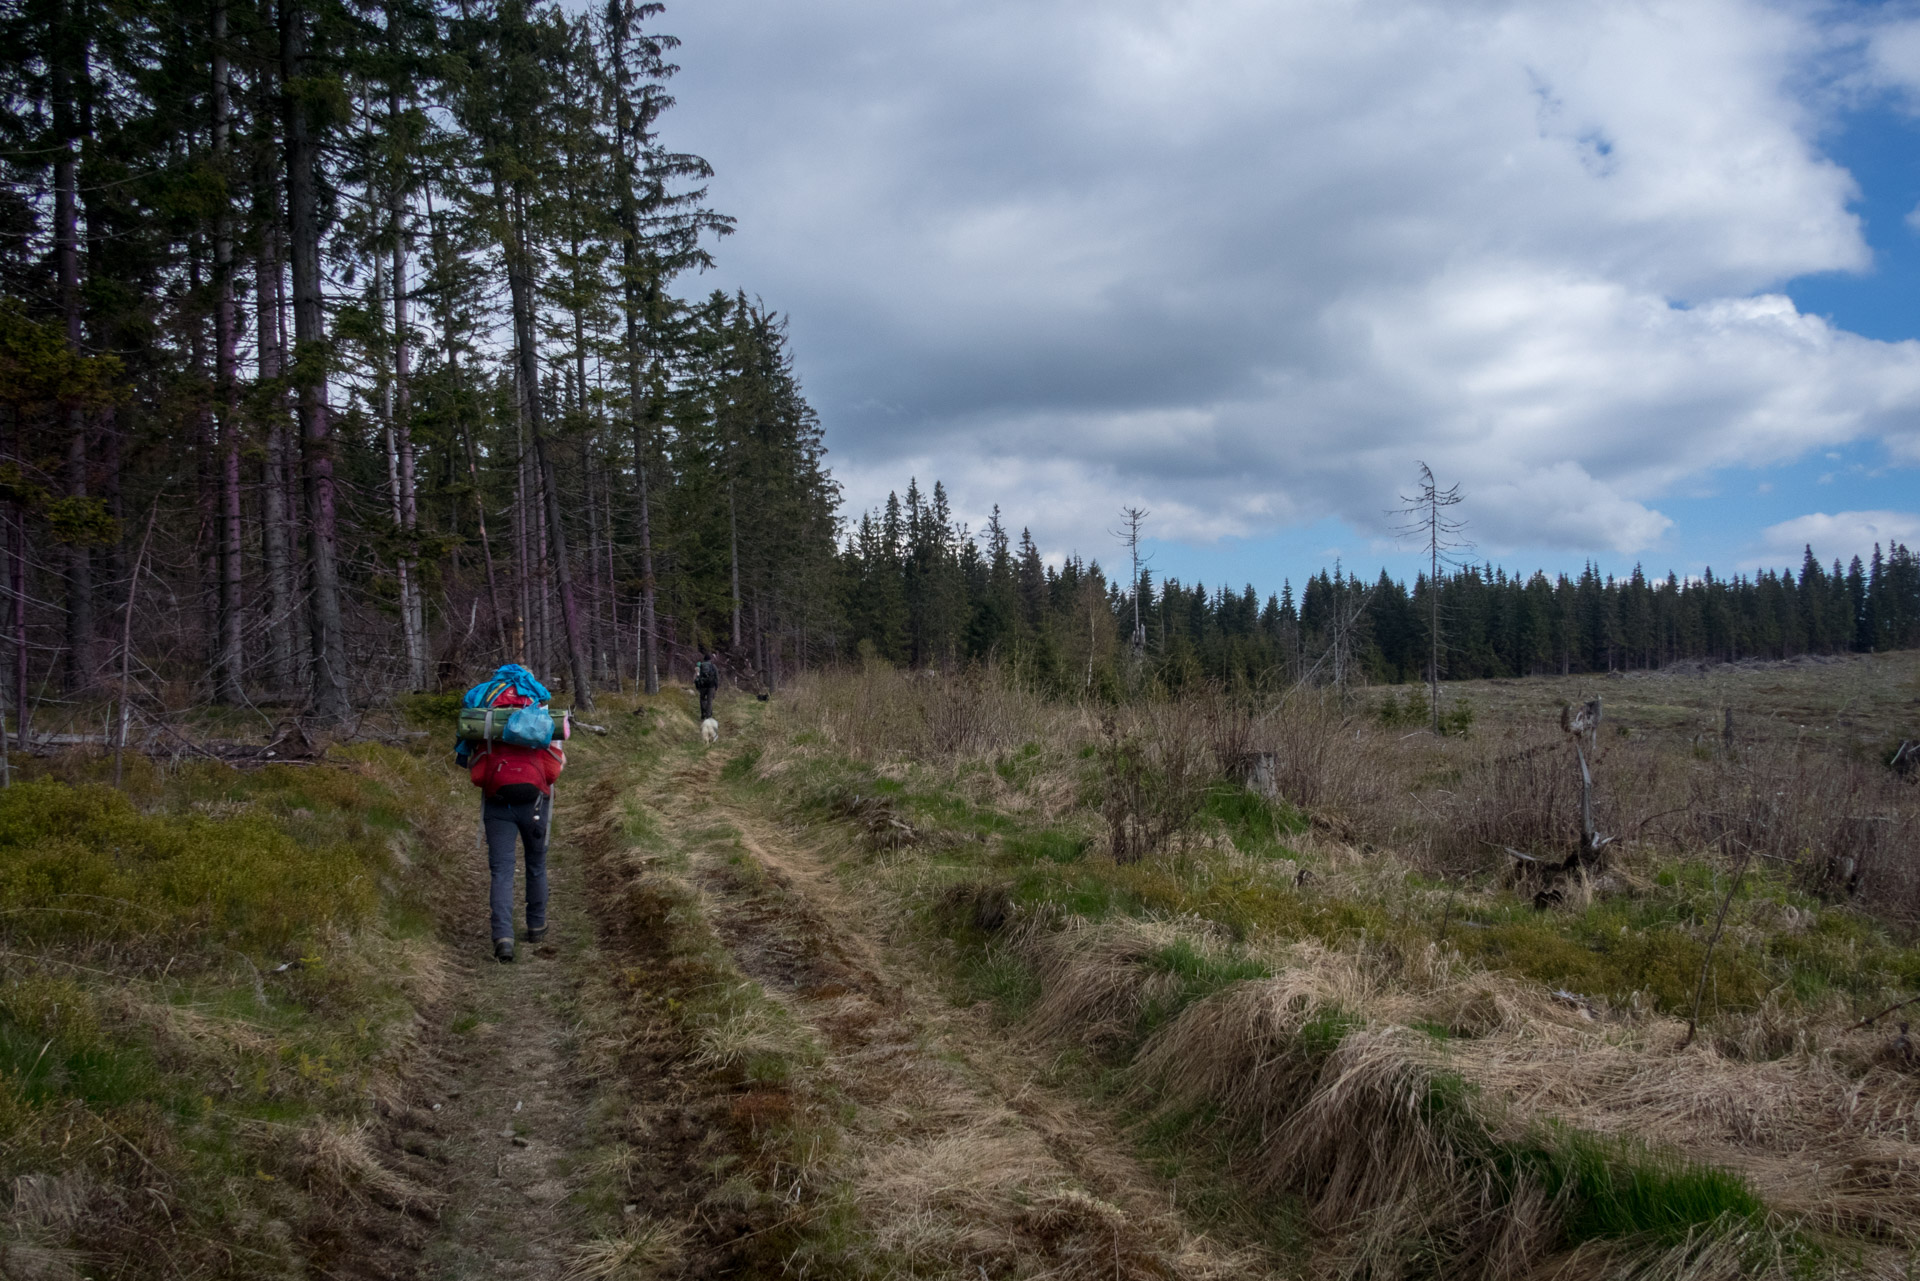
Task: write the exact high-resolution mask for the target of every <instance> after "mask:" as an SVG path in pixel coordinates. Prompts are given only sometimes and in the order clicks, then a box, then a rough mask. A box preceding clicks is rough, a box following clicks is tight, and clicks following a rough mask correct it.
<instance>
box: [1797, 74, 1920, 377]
mask: <svg viewBox="0 0 1920 1281" xmlns="http://www.w3.org/2000/svg"><path fill="white" fill-rule="evenodd" d="M1822 141H1823V144H1824V145H1823V148H1822V149H1823V150H1824V151H1825V152H1826V154H1827V156H1828V157H1829V158H1831V159H1832V160H1833V161H1834V162H1835V163H1836V164H1839V165H1841V166H1842V167H1844V168H1845V169H1846V170H1847V171H1848V172H1849V173H1851V174H1852V175H1853V178H1854V181H1855V182H1856V183H1857V184H1859V187H1860V196H1859V199H1858V200H1856V201H1855V202H1854V204H1853V211H1854V212H1855V213H1857V214H1858V215H1859V216H1860V221H1861V224H1862V230H1863V232H1864V234H1865V235H1866V239H1867V244H1868V246H1869V247H1870V248H1871V249H1872V250H1873V265H1872V266H1871V267H1870V268H1869V269H1868V270H1866V271H1865V272H1858V273H1855V272H1822V273H1820V274H1818V275H1813V276H1801V277H1799V278H1798V279H1795V280H1791V281H1788V282H1787V284H1786V288H1785V292H1786V293H1787V295H1788V296H1789V297H1790V298H1792V299H1793V301H1794V305H1795V306H1797V307H1799V309H1800V310H1801V311H1803V312H1807V313H1810V314H1813V315H1819V316H1825V317H1827V318H1828V319H1829V320H1831V321H1832V323H1834V324H1835V325H1837V326H1838V327H1840V328H1842V329H1846V330H1851V331H1852V332H1853V333H1856V334H1860V335H1862V336H1864V337H1867V338H1878V339H1882V340H1884V341H1897V340H1899V339H1902V338H1914V337H1920V228H1916V227H1915V225H1914V223H1913V222H1912V221H1911V219H1912V217H1913V214H1914V211H1915V209H1916V207H1920V164H1916V163H1915V159H1916V157H1920V119H1915V117H1913V116H1911V115H1909V114H1908V113H1906V112H1905V111H1902V110H1900V109H1899V108H1898V107H1896V106H1895V105H1893V104H1891V103H1888V102H1877V103H1874V104H1871V105H1868V106H1866V107H1863V108H1861V109H1859V110H1856V111H1852V112H1849V113H1848V114H1847V115H1845V116H1844V117H1843V118H1842V119H1841V122H1840V125H1839V128H1838V129H1837V130H1836V131H1835V132H1834V133H1833V134H1831V135H1830V136H1829V137H1827V138H1824V139H1823V140H1822Z"/></svg>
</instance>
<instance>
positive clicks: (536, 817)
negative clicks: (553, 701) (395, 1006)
mask: <svg viewBox="0 0 1920 1281" xmlns="http://www.w3.org/2000/svg"><path fill="white" fill-rule="evenodd" d="M552 697H553V696H552V695H551V694H550V693H548V692H547V687H546V686H545V685H542V684H541V683H540V682H539V681H538V680H537V679H536V678H535V677H534V675H533V673H532V672H530V671H528V670H527V669H526V668H524V667H522V666H520V665H519V664H518V663H508V664H507V665H506V666H504V667H502V668H500V669H499V670H498V671H497V672H495V673H494V674H493V676H492V678H491V679H489V680H486V681H483V682H481V683H480V684H478V685H476V686H474V687H473V688H472V689H470V690H468V691H467V696H466V699H465V702H464V706H463V707H462V709H461V713H460V731H461V734H460V746H459V748H458V750H457V751H456V753H455V759H457V760H458V761H459V762H460V763H461V764H463V765H465V766H467V773H468V776H469V777H470V778H472V779H473V785H474V786H475V787H478V788H479V789H480V795H481V801H480V821H481V826H482V828H483V829H484V831H485V833H486V841H487V865H488V868H489V870H490V871H491V873H492V878H493V884H492V890H491V893H490V895H489V916H490V921H489V924H490V927H491V929H492V931H493V933H492V936H491V937H492V939H493V955H494V959H495V960H498V961H503V962H504V961H511V960H513V942H514V934H513V871H514V862H515V852H514V846H515V844H516V843H518V844H519V845H520V846H522V847H524V850H525V857H526V875H527V888H526V905H527V916H526V922H527V941H528V942H529V943H538V942H540V941H541V940H543V939H544V938H546V936H547V836H548V833H549V832H550V831H551V830H552V828H553V785H554V782H555V780H557V779H558V778H559V777H560V771H561V770H563V769H565V768H566V767H567V754H566V751H565V750H564V749H563V748H562V747H561V742H562V741H564V739H565V738H566V737H567V731H568V728H569V727H568V723H567V718H566V716H565V715H564V713H563V714H562V716H561V719H560V725H559V730H558V732H557V733H556V731H555V725H554V718H553V716H552V714H551V713H550V712H549V711H548V710H547V708H546V706H545V704H546V702H547V700H548V699H550V698H552Z"/></svg>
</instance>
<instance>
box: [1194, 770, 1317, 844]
mask: <svg viewBox="0 0 1920 1281" xmlns="http://www.w3.org/2000/svg"><path fill="white" fill-rule="evenodd" d="M1200 817H1201V819H1202V820H1203V821H1211V822H1214V823H1218V824H1219V825H1220V827H1221V829H1222V830H1223V831H1225V832H1226V834H1227V836H1228V838H1229V839H1230V840H1232V841H1233V843H1234V845H1236V846H1237V847H1239V848H1240V849H1241V850H1242V851H1243V852H1245V853H1248V854H1286V853H1287V850H1286V849H1285V848H1284V845H1283V842H1284V840H1285V838H1287V837H1289V836H1297V835H1299V834H1300V833H1302V832H1304V831H1306V830H1307V826H1308V824H1307V819H1306V816H1305V815H1304V814H1302V813H1300V811H1299V810H1297V809H1295V808H1294V807H1293V806H1291V805H1288V804H1287V803H1286V802H1284V801H1270V800H1268V799H1267V798H1266V797H1264V796H1262V795H1260V794H1259V793H1258V792H1254V791H1251V790H1249V789H1247V788H1244V787H1239V786H1237V785H1235V784H1231V783H1219V784H1216V785H1214V786H1213V787H1210V788H1208V789H1207V797H1206V801H1205V803H1204V804H1203V805H1202V806H1201V808H1200Z"/></svg>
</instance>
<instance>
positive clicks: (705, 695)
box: [693, 645, 720, 722]
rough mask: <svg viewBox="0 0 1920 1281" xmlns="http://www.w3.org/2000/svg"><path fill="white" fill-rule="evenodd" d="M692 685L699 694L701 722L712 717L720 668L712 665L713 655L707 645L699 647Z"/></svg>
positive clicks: (718, 686) (718, 685) (718, 684)
mask: <svg viewBox="0 0 1920 1281" xmlns="http://www.w3.org/2000/svg"><path fill="white" fill-rule="evenodd" d="M693 687H694V689H695V690H697V691H699V694H700V719H701V721H702V722H705V721H710V720H712V719H713V692H714V691H715V690H717V689H719V688H720V669H719V668H717V667H715V666H714V665H713V655H712V654H710V653H708V652H707V647H706V646H705V645H702V646H701V647H700V661H699V662H697V663H695V664H694V665H693Z"/></svg>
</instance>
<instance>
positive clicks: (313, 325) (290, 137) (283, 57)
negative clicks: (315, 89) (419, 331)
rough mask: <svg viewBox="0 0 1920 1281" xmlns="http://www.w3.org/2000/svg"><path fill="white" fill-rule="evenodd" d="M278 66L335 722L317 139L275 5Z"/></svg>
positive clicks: (302, 39)
mask: <svg viewBox="0 0 1920 1281" xmlns="http://www.w3.org/2000/svg"><path fill="white" fill-rule="evenodd" d="M280 67H281V77H282V79H281V84H282V89H283V99H284V103H285V110H286V131H287V137H286V151H287V230H288V238H289V240H290V242H291V243H290V244H289V249H290V250H291V254H290V256H291V258H292V260H293V263H292V265H293V342H294V353H293V372H294V377H295V383H296V385H297V388H298V404H299V419H300V439H301V445H302V448H303V451H304V455H305V457H304V462H305V467H304V469H303V470H304V474H305V482H306V500H307V559H308V562H309V565H310V569H311V573H312V585H311V587H312V590H311V593H310V600H311V604H310V605H309V612H310V614H311V617H312V629H311V630H312V642H313V643H312V649H313V685H312V700H313V710H314V713H315V714H316V715H317V716H319V717H320V718H321V719H322V720H328V721H337V720H342V719H344V718H345V717H346V715H347V713H348V711H349V710H350V709H351V708H350V702H349V699H348V697H347V648H346V630H345V625H344V623H343V620H342V618H341V613H340V571H339V563H338V555H337V550H336V546H335V540H336V522H335V513H334V492H333V441H332V438H331V432H330V426H329V423H328V417H327V376H326V347H327V335H326V316H325V312H324V311H323V309H322V304H321V299H320V206H319V192H318V190H317V186H316V183H317V175H316V173H315V166H316V164H317V152H318V150H319V148H318V140H317V139H316V138H315V137H314V128H313V122H312V120H311V118H310V116H309V112H308V109H307V105H306V102H305V101H304V99H303V95H302V87H303V86H302V83H301V82H302V80H303V78H304V77H305V76H306V74H307V32H306V13H305V11H304V10H303V8H302V7H301V5H300V3H299V0H281V6H280Z"/></svg>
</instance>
